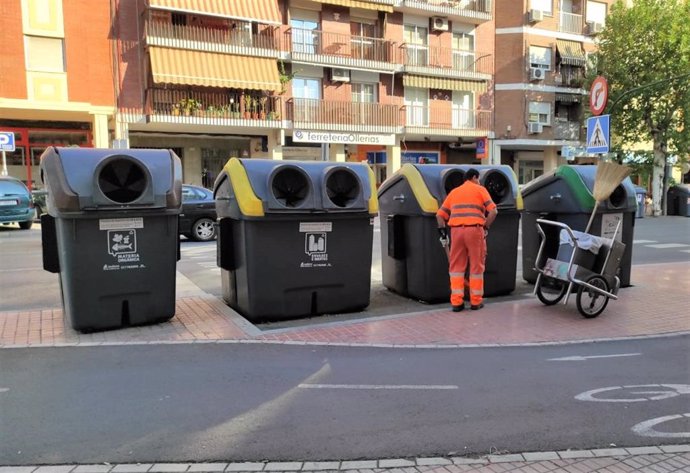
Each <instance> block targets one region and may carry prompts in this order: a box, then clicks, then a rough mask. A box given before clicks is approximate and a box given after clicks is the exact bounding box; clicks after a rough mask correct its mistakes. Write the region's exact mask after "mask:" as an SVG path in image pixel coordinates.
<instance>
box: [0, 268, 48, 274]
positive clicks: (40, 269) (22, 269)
mask: <svg viewBox="0 0 690 473" xmlns="http://www.w3.org/2000/svg"><path fill="white" fill-rule="evenodd" d="M17 271H44V269H43V268H14V269H0V273H14V272H17Z"/></svg>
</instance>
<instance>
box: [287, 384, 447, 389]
mask: <svg viewBox="0 0 690 473" xmlns="http://www.w3.org/2000/svg"><path fill="white" fill-rule="evenodd" d="M297 387H298V388H303V389H432V390H434V389H435V390H439V389H458V386H456V385H453V384H450V385H448V384H440V385H438V384H300V385H299V386H297Z"/></svg>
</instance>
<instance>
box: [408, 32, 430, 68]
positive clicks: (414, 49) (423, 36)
mask: <svg viewBox="0 0 690 473" xmlns="http://www.w3.org/2000/svg"><path fill="white" fill-rule="evenodd" d="M428 36H429V29H428V28H424V27H421V26H417V25H405V29H404V31H403V42H404V43H405V46H406V51H407V63H406V64H407V65H410V66H426V65H427V56H428V52H427V40H428Z"/></svg>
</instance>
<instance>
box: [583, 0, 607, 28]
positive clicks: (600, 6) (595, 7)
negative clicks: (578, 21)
mask: <svg viewBox="0 0 690 473" xmlns="http://www.w3.org/2000/svg"><path fill="white" fill-rule="evenodd" d="M586 21H587V23H601V24H602V25H603V24H605V23H606V4H605V3H600V2H590V1H588V2H587V17H586Z"/></svg>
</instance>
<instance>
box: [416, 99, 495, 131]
mask: <svg viewBox="0 0 690 473" xmlns="http://www.w3.org/2000/svg"><path fill="white" fill-rule="evenodd" d="M491 127H492V112H491V111H490V110H474V109H469V108H467V109H466V108H456V107H453V106H451V104H450V103H448V102H446V103H438V104H431V105H428V106H427V105H406V106H405V132H406V133H409V134H423V135H448V136H458V135H465V136H485V135H486V134H487V133H488V132H489V131H490V130H491Z"/></svg>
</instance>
